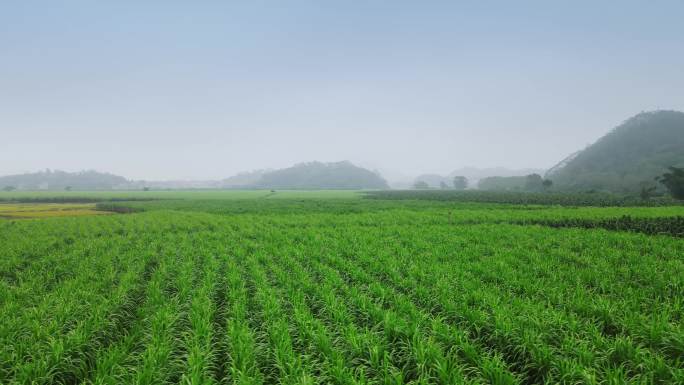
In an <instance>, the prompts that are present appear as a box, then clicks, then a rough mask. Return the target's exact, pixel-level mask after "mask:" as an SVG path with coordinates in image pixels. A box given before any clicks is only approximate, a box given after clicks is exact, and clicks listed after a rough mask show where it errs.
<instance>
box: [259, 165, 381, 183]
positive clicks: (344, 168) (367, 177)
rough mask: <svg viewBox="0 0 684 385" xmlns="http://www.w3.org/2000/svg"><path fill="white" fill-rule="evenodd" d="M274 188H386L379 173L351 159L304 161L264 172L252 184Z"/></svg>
mask: <svg viewBox="0 0 684 385" xmlns="http://www.w3.org/2000/svg"><path fill="white" fill-rule="evenodd" d="M249 187H252V188H271V189H297V190H300V189H301V190H306V189H385V188H388V186H387V182H386V181H385V180H384V179H383V178H382V177H381V176H379V175H378V174H376V173H374V172H372V171H369V170H366V169H364V168H361V167H357V166H355V165H353V164H351V163H350V162H335V163H321V162H309V163H301V164H298V165H295V166H292V167H289V168H284V169H280V170H275V171H271V172H268V173H265V174H263V175H262V176H261V178H260V179H259V180H258V181H257V182H256V183H254V184H252V185H251V186H249Z"/></svg>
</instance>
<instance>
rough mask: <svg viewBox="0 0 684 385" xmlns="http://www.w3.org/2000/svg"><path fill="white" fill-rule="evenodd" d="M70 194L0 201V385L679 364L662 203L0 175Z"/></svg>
mask: <svg viewBox="0 0 684 385" xmlns="http://www.w3.org/2000/svg"><path fill="white" fill-rule="evenodd" d="M79 194H80V195H79ZM127 194H128V195H127ZM77 198H78V199H81V198H82V199H83V200H92V202H93V203H88V204H93V205H94V204H95V203H94V202H97V206H96V207H97V208H98V209H99V210H108V211H106V212H107V213H110V211H116V210H121V208H127V209H129V210H128V211H126V212H130V213H128V214H111V215H92V216H79V217H58V218H39V219H23V220H0V383H2V384H25V383H36V384H52V383H64V384H75V383H86V384H87V383H92V384H121V383H136V384H161V383H185V384H212V383H217V384H218V383H226V384H276V383H282V384H319V383H331V384H408V383H412V384H482V383H485V384H487V383H489V384H537V383H567V384H578V383H586V384H620V383H645V384H649V383H659V384H674V383H684V326H683V325H684V239H682V238H681V237H680V235H681V233H682V232H681V231H680V230H678V229H675V230H672V227H673V226H681V223H682V222H681V218H682V217H683V216H684V207H682V206H673V205H659V206H658V207H632V206H629V205H616V206H612V205H608V204H605V205H604V204H601V205H599V206H605V207H591V206H585V207H575V206H583V205H582V204H580V203H581V202H584V199H583V198H582V199H581V200H578V199H573V202H575V203H574V206H573V207H564V206H559V205H553V204H544V203H540V202H539V201H538V200H537V201H536V203H529V204H520V203H518V204H515V202H513V203H509V202H492V201H488V202H483V200H486V199H490V198H487V197H485V198H482V199H471V200H468V199H458V200H456V199H446V198H444V199H427V198H425V197H411V196H405V197H396V196H394V197H390V196H383V195H377V196H374V197H373V199H367V198H364V197H363V196H362V195H360V194H356V193H353V192H325V191H322V192H277V193H274V192H264V191H249V192H147V193H142V192H137V193H126V192H116V193H105V192H103V193H77V192H70V193H68V194H67V193H65V194H62V195H61V196H55V195H50V194H49V193H44V194H41V193H30V194H29V193H23V195H21V194H20V193H16V194H14V195H10V194H6V195H1V194H0V199H5V200H7V201H8V202H9V201H12V200H14V201H17V200H34V201H36V200H46V199H47V200H49V199H55V200H58V199H62V200H64V201H69V200H71V201H74V200H77ZM399 198H401V199H399ZM428 198H429V197H428ZM126 199H136V200H133V201H126ZM563 199H565V198H563ZM473 200H474V201H473ZM8 204H9V203H8ZM14 204H16V203H14ZM618 206H620V207H618ZM93 208H94V207H93ZM101 212H102V211H101ZM624 218H630V219H629V221H627V220H625V219H624ZM644 221H648V223H655V225H652V226H655V227H649V229H651V228H655V230H653V231H650V230H648V229H645V228H642V226H643V224H644V223H646V222H644ZM587 223H590V224H595V226H589V225H586V224H587ZM609 223H621V225H619V226H618V225H613V226H612V227H611V226H609V225H607V224H609ZM663 223H664V224H665V225H663ZM620 226H622V227H620Z"/></svg>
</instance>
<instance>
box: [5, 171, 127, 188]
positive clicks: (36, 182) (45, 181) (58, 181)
mask: <svg viewBox="0 0 684 385" xmlns="http://www.w3.org/2000/svg"><path fill="white" fill-rule="evenodd" d="M127 183H128V180H126V178H124V177H122V176H118V175H113V174H108V173H101V172H97V171H93V170H88V171H80V172H66V171H59V170H54V171H52V170H49V169H48V170H45V171H39V172H35V173H27V174H18V175H8V176H3V177H0V189H3V190H13V189H17V190H71V189H73V190H111V189H114V188H117V187H119V186H122V185H126V184H127Z"/></svg>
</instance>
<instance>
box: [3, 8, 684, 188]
mask: <svg viewBox="0 0 684 385" xmlns="http://www.w3.org/2000/svg"><path fill="white" fill-rule="evenodd" d="M430 4H431V5H430V6H427V5H426V4H424V3H423V4H419V3H415V2H406V1H394V2H379V1H378V2H364V3H361V2H345V3H344V4H330V3H327V4H322V3H320V2H314V1H293V2H287V4H284V3H281V2H267V1H263V2H262V1H254V2H244V3H241V4H236V3H231V4H228V3H223V2H215V1H210V2H203V3H201V4H200V3H187V2H176V1H171V2H159V1H152V2H145V4H142V3H141V2H134V1H118V2H115V3H114V2H107V3H105V2H101V3H98V4H94V3H93V2H86V1H64V2H60V4H57V3H56V2H47V1H22V2H13V3H11V4H10V3H4V4H2V5H0V52H2V60H0V137H1V139H2V140H0V143H1V144H0V175H7V174H18V173H23V172H33V171H37V170H42V169H45V168H51V169H61V170H67V171H78V170H83V169H96V170H98V171H105V172H110V173H114V174H118V175H122V176H125V177H127V178H131V179H147V180H163V179H195V180H200V179H222V178H226V177H228V176H231V175H233V174H236V173H238V172H241V171H249V170H254V169H262V168H281V167H288V166H291V165H293V164H295V163H300V162H306V161H313V160H317V161H324V162H330V161H340V160H349V161H351V162H353V163H355V164H358V165H360V166H363V167H367V168H370V169H376V170H379V171H381V172H382V173H383V174H385V175H392V174H394V175H406V176H411V175H417V174H421V173H443V174H446V173H448V172H450V171H452V170H454V169H457V168H461V167H464V166H474V167H483V168H485V167H497V166H502V167H508V168H548V167H551V166H553V165H554V164H555V163H556V162H558V161H559V160H561V159H562V158H564V157H565V156H567V155H568V154H570V153H572V152H574V151H576V150H578V149H581V148H584V147H585V146H586V145H587V144H589V143H592V142H594V141H595V140H596V139H598V138H599V137H601V136H603V135H604V134H606V133H607V132H608V131H609V130H610V129H611V128H613V127H615V126H617V125H619V124H620V123H621V122H623V121H624V120H626V119H627V118H629V117H631V116H633V115H635V114H637V113H639V112H641V111H648V110H655V109H673V110H684V76H682V68H684V24H682V23H681V20H680V19H681V15H683V14H684V3H681V2H677V1H657V2H652V3H651V5H650V6H649V5H645V4H644V3H643V2H637V1H624V2H619V7H618V6H617V4H618V2H601V3H595V2H589V1H582V2H572V3H568V4H562V5H561V4H550V3H548V2H542V1H534V2H532V1H530V2H526V3H525V5H521V4H519V3H515V4H514V3H506V2H499V3H498V5H497V6H493V5H492V3H491V2H487V4H482V3H479V2H478V3H477V4H475V3H472V4H452V3H451V2H433V3H430Z"/></svg>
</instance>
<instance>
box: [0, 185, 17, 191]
mask: <svg viewBox="0 0 684 385" xmlns="http://www.w3.org/2000/svg"><path fill="white" fill-rule="evenodd" d="M16 189H17V188H16V187H14V186H5V187H3V188H2V191H8V192H9V191H14V190H16Z"/></svg>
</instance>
